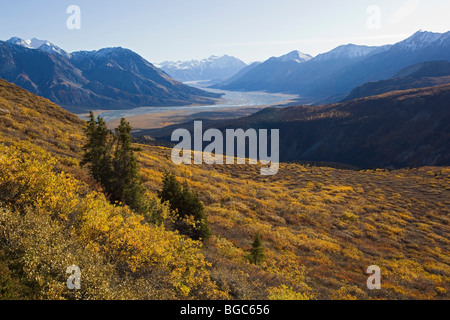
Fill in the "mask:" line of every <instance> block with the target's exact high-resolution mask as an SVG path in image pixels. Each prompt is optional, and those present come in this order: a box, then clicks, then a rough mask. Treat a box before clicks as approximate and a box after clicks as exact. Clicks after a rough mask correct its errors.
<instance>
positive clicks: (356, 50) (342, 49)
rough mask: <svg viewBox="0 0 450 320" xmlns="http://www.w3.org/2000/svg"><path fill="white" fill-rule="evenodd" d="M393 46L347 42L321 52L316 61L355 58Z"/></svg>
mask: <svg viewBox="0 0 450 320" xmlns="http://www.w3.org/2000/svg"><path fill="white" fill-rule="evenodd" d="M390 47H391V46H390V45H385V46H381V47H369V46H359V45H355V44H347V45H342V46H339V47H337V48H335V49H333V50H331V51H329V52H327V53H322V54H319V55H318V56H317V57H315V58H314V59H313V60H314V61H326V60H331V59H355V58H362V57H368V56H370V55H372V54H376V53H381V52H384V51H387V50H388V49H389V48H390Z"/></svg>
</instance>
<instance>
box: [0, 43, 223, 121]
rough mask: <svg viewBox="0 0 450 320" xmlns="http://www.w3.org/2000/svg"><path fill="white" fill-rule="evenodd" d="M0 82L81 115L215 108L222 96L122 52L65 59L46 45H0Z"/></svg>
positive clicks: (109, 50) (78, 54)
mask: <svg viewBox="0 0 450 320" xmlns="http://www.w3.org/2000/svg"><path fill="white" fill-rule="evenodd" d="M0 78H2V79H5V80H8V81H10V82H12V83H15V84H17V85H19V86H21V87H22V88H24V89H26V90H28V91H30V92H32V93H34V94H37V95H40V96H42V97H45V98H48V99H49V100H51V101H52V102H55V103H57V104H59V105H61V106H63V107H64V108H66V109H68V110H70V111H72V112H75V113H81V112H86V111H88V110H91V109H127V108H135V107H142V106H177V105H188V104H193V103H196V104H211V103H214V99H215V98H219V97H220V95H217V94H214V93H210V92H206V91H203V90H200V89H197V88H192V87H189V86H186V85H184V84H182V83H180V82H178V81H176V80H174V79H172V78H171V77H170V76H169V75H167V74H166V73H165V72H164V71H162V70H160V69H158V68H156V67H155V66H154V65H153V64H151V63H150V62H148V61H147V60H145V59H144V58H142V57H141V56H140V55H138V54H137V53H135V52H133V51H131V50H129V49H124V48H121V47H116V48H105V49H101V50H98V51H89V52H88V51H78V52H73V53H67V52H66V51H64V50H62V49H61V48H59V47H57V46H55V45H53V44H51V43H50V42H48V41H42V40H37V39H32V40H23V39H20V38H17V37H14V38H11V39H10V40H8V41H6V42H4V41H0Z"/></svg>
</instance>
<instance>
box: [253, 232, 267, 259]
mask: <svg viewBox="0 0 450 320" xmlns="http://www.w3.org/2000/svg"><path fill="white" fill-rule="evenodd" d="M265 259H266V255H265V253H264V247H263V244H262V240H261V236H260V235H259V233H258V234H256V236H255V239H254V240H253V244H252V248H251V249H250V255H249V260H250V262H251V263H253V264H261V263H262V262H264V260H265Z"/></svg>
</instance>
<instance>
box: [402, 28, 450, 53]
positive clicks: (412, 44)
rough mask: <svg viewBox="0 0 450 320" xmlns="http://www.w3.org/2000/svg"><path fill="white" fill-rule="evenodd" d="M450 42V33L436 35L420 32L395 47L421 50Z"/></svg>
mask: <svg viewBox="0 0 450 320" xmlns="http://www.w3.org/2000/svg"><path fill="white" fill-rule="evenodd" d="M449 40H450V31H449V32H446V33H435V32H429V31H422V30H419V31H417V32H416V33H414V34H413V35H412V36H411V37H409V38H408V39H406V40H404V41H401V42H399V43H397V44H396V45H395V46H397V47H400V48H402V49H408V50H413V51H414V50H419V49H422V48H426V47H428V46H430V45H432V44H439V45H440V44H442V42H444V41H449Z"/></svg>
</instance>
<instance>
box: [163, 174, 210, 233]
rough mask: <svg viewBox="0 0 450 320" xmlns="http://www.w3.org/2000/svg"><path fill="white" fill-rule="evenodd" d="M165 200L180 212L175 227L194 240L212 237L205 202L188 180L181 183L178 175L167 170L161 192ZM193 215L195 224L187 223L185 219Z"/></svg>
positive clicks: (174, 209)
mask: <svg viewBox="0 0 450 320" xmlns="http://www.w3.org/2000/svg"><path fill="white" fill-rule="evenodd" d="M158 195H159V197H160V198H161V200H162V201H163V202H165V201H168V202H169V204H170V208H171V209H172V210H173V211H176V212H177V214H178V220H177V221H176V222H175V228H176V229H177V230H178V231H179V232H180V233H181V234H184V235H186V236H189V237H191V238H192V239H194V240H200V239H202V240H206V239H208V238H209V237H210V230H209V227H208V223H207V220H206V215H205V209H204V206H203V203H202V202H201V201H200V199H199V198H198V195H197V194H196V193H195V192H192V191H191V190H190V189H189V186H188V184H187V183H186V182H184V183H183V185H181V184H180V183H179V182H178V181H177V179H176V177H175V176H174V175H173V174H172V173H169V172H166V174H165V175H164V179H163V189H162V190H161V191H160V192H159V194H158ZM189 217H192V218H193V219H194V222H195V226H192V225H190V224H188V223H186V221H185V219H186V218H189Z"/></svg>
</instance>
